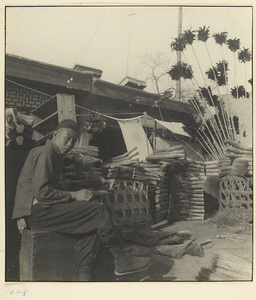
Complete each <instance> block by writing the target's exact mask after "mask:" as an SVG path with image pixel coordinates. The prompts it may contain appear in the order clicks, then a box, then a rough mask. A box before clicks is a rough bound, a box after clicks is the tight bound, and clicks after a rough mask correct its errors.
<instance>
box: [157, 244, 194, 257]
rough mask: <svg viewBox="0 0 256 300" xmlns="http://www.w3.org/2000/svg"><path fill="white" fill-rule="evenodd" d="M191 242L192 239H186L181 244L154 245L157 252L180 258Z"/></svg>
mask: <svg viewBox="0 0 256 300" xmlns="http://www.w3.org/2000/svg"><path fill="white" fill-rule="evenodd" d="M192 242H193V240H189V241H186V242H185V243H184V244H181V245H160V246H157V247H156V250H157V252H158V253H159V254H162V255H164V256H167V257H171V258H179V259H180V258H182V257H183V255H184V254H185V253H186V249H187V247H188V246H189V245H190V244H191V243H192Z"/></svg>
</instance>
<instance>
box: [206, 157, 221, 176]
mask: <svg viewBox="0 0 256 300" xmlns="http://www.w3.org/2000/svg"><path fill="white" fill-rule="evenodd" d="M204 164H205V175H206V176H219V173H220V170H219V161H218V160H213V161H206V162H205V163H204Z"/></svg>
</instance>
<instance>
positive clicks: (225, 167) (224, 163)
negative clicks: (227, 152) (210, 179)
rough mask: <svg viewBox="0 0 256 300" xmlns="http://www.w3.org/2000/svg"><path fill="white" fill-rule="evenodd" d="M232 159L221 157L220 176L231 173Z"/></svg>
mask: <svg viewBox="0 0 256 300" xmlns="http://www.w3.org/2000/svg"><path fill="white" fill-rule="evenodd" d="M231 168H232V167H231V160H230V158H229V157H222V158H220V159H219V170H220V173H219V176H220V177H224V176H227V175H228V174H230V170H231Z"/></svg>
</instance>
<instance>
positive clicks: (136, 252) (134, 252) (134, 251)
mask: <svg viewBox="0 0 256 300" xmlns="http://www.w3.org/2000/svg"><path fill="white" fill-rule="evenodd" d="M124 252H126V253H127V254H130V255H131V256H139V257H141V256H149V253H150V252H149V250H148V248H145V247H141V246H137V245H131V246H128V247H125V248H124Z"/></svg>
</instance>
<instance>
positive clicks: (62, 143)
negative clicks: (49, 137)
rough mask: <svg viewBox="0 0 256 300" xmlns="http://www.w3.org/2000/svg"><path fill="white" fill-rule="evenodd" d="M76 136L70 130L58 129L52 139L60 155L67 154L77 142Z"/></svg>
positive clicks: (74, 132)
mask: <svg viewBox="0 0 256 300" xmlns="http://www.w3.org/2000/svg"><path fill="white" fill-rule="evenodd" d="M77 138H78V135H77V133H76V131H74V130H73V129H70V128H60V129H58V130H57V133H56V135H55V138H54V142H55V144H56V145H57V146H58V148H59V149H60V154H62V155H64V154H67V153H68V152H69V151H70V150H71V149H73V147H74V146H75V143H76V141H77Z"/></svg>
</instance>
